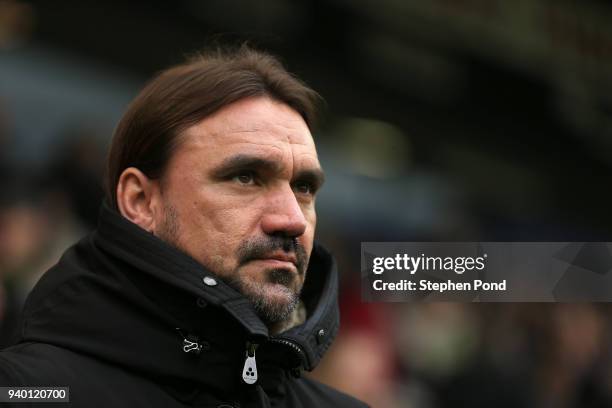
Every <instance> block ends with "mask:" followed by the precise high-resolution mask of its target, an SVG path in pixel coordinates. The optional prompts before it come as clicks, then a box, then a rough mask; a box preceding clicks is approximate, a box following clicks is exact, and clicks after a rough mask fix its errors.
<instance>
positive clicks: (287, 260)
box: [254, 251, 300, 273]
mask: <svg viewBox="0 0 612 408" xmlns="http://www.w3.org/2000/svg"><path fill="white" fill-rule="evenodd" d="M254 261H261V262H265V263H267V264H269V265H270V266H272V267H276V268H283V269H285V268H290V269H292V270H294V271H295V272H297V273H300V271H299V268H298V265H297V257H296V256H295V255H293V254H288V253H286V252H281V251H277V252H272V253H269V254H266V255H264V256H261V257H257V258H256V259H254Z"/></svg>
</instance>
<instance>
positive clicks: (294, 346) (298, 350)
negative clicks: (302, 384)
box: [268, 337, 304, 361]
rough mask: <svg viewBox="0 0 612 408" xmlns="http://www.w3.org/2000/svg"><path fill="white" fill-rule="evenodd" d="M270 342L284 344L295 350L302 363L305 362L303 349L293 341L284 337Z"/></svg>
mask: <svg viewBox="0 0 612 408" xmlns="http://www.w3.org/2000/svg"><path fill="white" fill-rule="evenodd" d="M268 341H269V342H272V343H278V344H284V345H285V346H287V347H289V348H290V349H291V350H293V351H294V352H295V353H296V354H297V355H298V356H300V361H303V360H304V352H303V351H302V348H301V347H300V346H298V345H297V344H295V343H294V342H292V341H291V340H288V339H284V338H282V337H271V338H270V339H269V340H268Z"/></svg>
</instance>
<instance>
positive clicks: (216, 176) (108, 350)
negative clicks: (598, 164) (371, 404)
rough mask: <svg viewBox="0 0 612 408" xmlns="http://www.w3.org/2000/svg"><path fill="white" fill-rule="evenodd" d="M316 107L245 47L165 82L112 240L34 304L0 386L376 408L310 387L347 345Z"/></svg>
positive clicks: (137, 399)
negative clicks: (319, 240) (323, 364)
mask: <svg viewBox="0 0 612 408" xmlns="http://www.w3.org/2000/svg"><path fill="white" fill-rule="evenodd" d="M317 99H318V96H317V94H316V93H315V92H314V91H312V90H311V89H309V88H308V87H306V86H305V85H304V84H303V83H301V82H300V81H299V80H297V79H295V78H294V77H293V76H291V75H290V74H289V73H287V72H286V71H285V70H284V68H283V67H282V66H281V65H280V64H279V63H278V62H277V60H275V59H274V58H273V57H271V56H269V55H266V54H263V53H260V52H256V51H254V50H252V49H249V48H247V47H242V48H241V49H239V50H237V51H231V52H217V53H213V54H209V55H203V56H199V57H197V58H195V59H193V60H190V61H188V62H187V63H185V64H182V65H179V66H176V67H174V68H171V69H169V70H167V71H164V72H162V73H161V74H160V75H158V76H157V77H156V78H155V79H153V80H152V81H151V82H150V83H149V84H148V85H147V86H146V87H145V88H144V90H143V91H142V92H141V93H140V94H139V95H138V96H137V97H136V99H135V100H134V101H133V102H132V104H131V105H130V106H129V108H128V110H127V112H126V114H125V115H124V117H123V118H122V120H121V122H120V123H119V126H118V127H117V129H116V132H115V135H114V137H113V141H112V145H111V149H110V154H109V159H108V175H107V185H108V192H107V195H108V200H107V203H106V204H105V205H103V207H102V210H101V213H100V219H99V225H98V229H97V230H96V231H95V232H94V233H93V234H91V235H90V236H88V237H86V238H84V239H83V240H82V241H81V242H79V243H78V244H77V245H75V246H74V247H72V248H70V249H69V250H68V251H67V252H66V253H65V254H64V256H63V257H62V259H61V260H60V262H59V263H58V264H57V265H56V266H55V267H53V268H52V269H51V270H49V271H48V272H47V273H46V274H45V275H44V276H43V278H42V279H41V280H40V282H39V283H38V284H37V286H36V287H35V288H34V290H33V291H32V293H31V294H30V296H29V298H28V301H27V302H26V306H25V308H24V316H23V319H24V323H23V327H22V329H21V333H20V334H21V340H20V343H19V344H17V345H16V346H13V347H10V348H8V349H6V350H5V351H3V352H0V385H10V386H69V387H70V400H71V403H72V406H73V407H76V406H78V407H128V406H129V407H145V406H146V407H156V406H163V407H183V406H197V407H269V406H282V407H284V406H287V407H332V406H333V407H345V406H346V407H351V406H363V404H362V403H360V402H359V401H357V400H355V399H353V398H351V397H349V396H346V395H344V394H342V393H340V392H338V391H335V390H333V389H331V388H329V387H326V386H324V385H322V384H319V383H316V382H315V381H312V380H310V379H308V378H304V377H302V376H301V371H302V370H304V369H305V370H312V369H313V368H314V367H315V366H316V365H317V363H318V362H319V360H320V359H321V357H322V356H323V354H324V353H325V351H326V350H327V348H328V347H329V346H330V344H331V342H332V340H333V337H334V336H335V334H336V332H337V330H338V310H337V301H336V295H337V293H336V292H337V282H336V280H337V276H336V271H335V267H334V263H333V261H332V259H331V257H330V255H329V254H328V253H327V252H326V251H325V250H324V249H323V248H321V247H320V246H318V245H316V244H315V243H314V232H315V225H316V213H315V197H316V193H317V190H318V189H319V187H320V186H321V184H322V182H323V173H322V170H321V167H320V164H319V161H318V158H317V153H316V150H315V145H314V142H313V140H312V136H311V133H310V128H311V127H312V124H313V121H314V117H315V104H316V102H317ZM19 406H23V405H19Z"/></svg>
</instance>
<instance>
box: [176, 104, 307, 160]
mask: <svg viewBox="0 0 612 408" xmlns="http://www.w3.org/2000/svg"><path fill="white" fill-rule="evenodd" d="M181 144H183V145H185V147H188V148H190V149H198V148H202V149H206V150H207V151H209V152H211V153H213V152H214V154H222V153H223V152H225V151H227V152H228V153H229V152H234V151H235V150H237V149H240V150H250V151H253V152H256V151H264V152H265V154H268V155H274V154H281V155H283V154H287V153H291V154H292V155H293V156H294V158H297V157H300V156H311V158H312V159H316V148H315V144H314V141H313V138H312V135H311V134H310V130H309V129H308V126H307V125H306V122H305V121H304V119H303V118H302V116H301V115H300V114H299V113H297V112H296V111H295V110H293V109H292V108H291V107H289V106H288V105H286V104H283V103H280V102H277V101H274V100H272V99H270V98H267V97H254V98H247V99H242V100H240V101H238V102H235V103H232V104H230V105H228V106H226V107H224V108H222V109H221V110H219V111H218V112H216V113H215V114H213V115H211V116H209V117H207V118H205V119H204V120H202V121H201V122H199V123H198V124H196V125H194V126H192V127H190V128H188V129H187V130H186V131H185V132H184V135H183V138H182V140H181Z"/></svg>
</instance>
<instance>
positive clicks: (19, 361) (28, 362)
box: [0, 343, 69, 386]
mask: <svg viewBox="0 0 612 408" xmlns="http://www.w3.org/2000/svg"><path fill="white" fill-rule="evenodd" d="M65 353H66V352H65V351H64V350H62V349H60V348H58V347H55V346H51V345H47V344H42V343H22V344H17V345H15V346H12V347H9V348H7V349H4V350H2V351H0V382H1V383H2V384H7V385H16V386H37V385H41V386H42V385H53V383H55V382H56V381H57V379H58V378H61V377H65V376H66V374H69V372H68V370H67V369H66V368H63V367H62V364H58V362H61V361H62V360H63V359H65V358H66V355H65Z"/></svg>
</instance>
